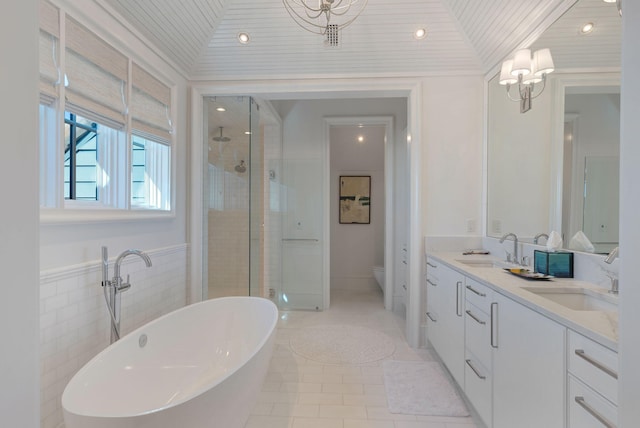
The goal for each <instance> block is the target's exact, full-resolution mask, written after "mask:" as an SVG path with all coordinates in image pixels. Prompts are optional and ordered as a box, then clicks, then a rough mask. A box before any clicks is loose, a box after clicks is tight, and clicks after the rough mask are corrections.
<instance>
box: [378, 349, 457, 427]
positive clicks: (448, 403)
mask: <svg viewBox="0 0 640 428" xmlns="http://www.w3.org/2000/svg"><path fill="white" fill-rule="evenodd" d="M382 368H383V371H384V386H385V389H386V392H387V401H388V404H389V411H390V412H391V413H401V414H407V415H427V416H460V417H462V416H469V412H468V411H467V408H466V406H465V405H464V402H463V401H462V399H461V398H460V396H459V395H458V393H457V391H456V390H455V388H454V387H453V385H451V383H450V381H449V379H447V376H446V374H445V372H444V369H443V368H442V367H441V366H440V363H438V362H437V361H385V362H384V363H383V364H382Z"/></svg>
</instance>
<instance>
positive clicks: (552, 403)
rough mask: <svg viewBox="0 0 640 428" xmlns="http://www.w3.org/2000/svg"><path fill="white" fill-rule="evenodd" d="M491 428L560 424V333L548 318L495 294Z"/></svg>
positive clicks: (562, 413)
mask: <svg viewBox="0 0 640 428" xmlns="http://www.w3.org/2000/svg"><path fill="white" fill-rule="evenodd" d="M494 302H495V305H496V306H495V307H494V311H493V314H494V316H493V320H492V321H493V324H492V327H493V328H494V341H493V346H494V353H493V428H514V427H518V428H541V427H544V428H562V427H564V421H565V411H564V409H565V398H564V397H565V385H566V383H565V334H566V333H565V332H566V329H565V328H564V327H563V326H561V325H560V324H557V323H555V322H553V321H551V320H550V319H548V318H546V317H543V316H542V315H540V314H538V313H536V312H534V311H532V310H530V309H528V308H526V307H525V306H523V305H521V304H519V303H516V302H514V301H513V300H511V299H508V298H506V297H504V296H502V295H501V294H497V293H496V294H495V296H494Z"/></svg>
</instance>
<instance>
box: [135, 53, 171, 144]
mask: <svg viewBox="0 0 640 428" xmlns="http://www.w3.org/2000/svg"><path fill="white" fill-rule="evenodd" d="M131 79H132V94H131V126H132V128H133V130H134V132H137V133H142V134H147V135H150V136H152V138H153V137H155V138H153V139H154V140H157V139H158V138H159V139H160V140H162V141H165V142H169V141H170V140H171V133H172V132H173V130H172V125H171V120H170V117H171V89H170V88H169V87H168V86H166V85H165V84H163V83H162V82H160V81H159V80H158V79H156V78H155V77H153V76H152V75H151V74H149V73H148V72H146V71H145V70H144V69H142V67H140V66H139V65H138V64H136V63H135V62H134V63H133V70H132V78H131Z"/></svg>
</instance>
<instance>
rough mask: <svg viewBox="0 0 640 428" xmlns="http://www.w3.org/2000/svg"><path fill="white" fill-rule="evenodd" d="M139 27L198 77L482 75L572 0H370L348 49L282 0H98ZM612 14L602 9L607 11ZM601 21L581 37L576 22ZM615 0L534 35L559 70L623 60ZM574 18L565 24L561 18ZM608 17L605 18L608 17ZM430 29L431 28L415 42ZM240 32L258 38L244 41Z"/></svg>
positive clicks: (346, 38)
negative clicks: (418, 34)
mask: <svg viewBox="0 0 640 428" xmlns="http://www.w3.org/2000/svg"><path fill="white" fill-rule="evenodd" d="M98 1H102V2H104V3H106V4H107V5H108V6H110V7H111V8H112V9H113V10H114V11H115V12H116V13H117V14H120V15H121V16H122V17H123V18H124V19H125V20H126V21H128V22H129V23H130V24H131V25H132V26H134V27H135V28H136V29H137V30H138V31H140V32H141V33H142V34H143V35H144V36H145V37H146V38H148V39H149V41H150V42H151V43H153V44H154V45H155V46H157V48H158V49H159V50H160V51H161V52H162V53H163V54H164V55H166V56H167V57H168V58H169V59H170V60H172V61H173V62H174V63H175V64H177V66H178V67H180V68H181V69H182V70H183V72H184V74H185V76H186V77H188V78H189V79H192V80H205V79H216V80H224V79H265V78H272V79H276V78H279V79H283V78H303V77H354V76H424V75H442V74H484V73H486V72H487V71H489V70H491V69H492V68H494V67H496V65H498V64H499V63H500V62H501V61H502V60H503V59H504V58H505V57H507V56H508V55H509V54H510V53H512V51H513V50H515V49H516V48H517V47H520V46H521V45H522V44H523V43H524V42H526V41H527V40H528V39H527V37H528V36H529V35H530V34H531V33H532V32H534V31H535V30H536V29H537V28H538V27H540V25H542V24H543V23H545V21H548V18H549V17H550V16H554V15H560V13H561V12H562V11H564V10H565V9H566V8H568V7H569V6H570V4H571V3H572V2H573V0H369V4H368V6H367V7H366V9H365V10H364V12H363V14H362V15H361V16H360V17H359V18H358V19H357V20H356V21H355V22H354V23H353V24H351V25H350V26H349V27H347V28H345V29H344V30H343V31H342V32H341V34H340V37H341V41H340V47H338V48H329V47H326V46H325V44H324V39H323V37H322V36H319V35H315V34H312V33H308V32H306V31H304V30H303V29H301V28H300V27H298V26H297V25H296V24H295V23H294V22H293V20H292V19H291V17H290V16H289V15H288V14H287V12H286V10H285V9H284V6H283V5H282V2H281V0H180V1H176V0H145V1H144V2H143V1H132V0H98ZM602 13H604V14H605V15H604V16H601V15H602ZM589 14H592V15H595V14H597V15H598V17H596V18H593V19H594V20H595V19H597V21H598V23H599V24H598V26H597V27H596V30H597V31H598V32H597V33H596V32H595V31H594V33H593V34H591V35H590V36H588V37H582V38H576V37H573V36H574V35H576V34H577V32H576V30H575V25H576V24H575V23H576V22H578V21H580V20H582V19H584V18H585V17H586V15H589ZM616 14H617V11H616V8H615V5H610V4H606V3H604V2H603V1H602V0H579V2H578V4H577V6H576V7H574V8H573V9H572V10H571V11H570V12H569V13H567V14H566V15H565V16H563V17H562V18H561V19H560V20H559V21H558V23H556V24H554V26H553V27H552V28H551V29H550V30H549V31H547V32H545V33H544V34H543V35H542V37H541V38H539V40H538V41H537V42H536V43H535V45H534V47H535V46H539V47H543V46H544V47H551V48H552V53H553V55H554V59H555V60H556V65H557V68H560V67H574V68H575V67H577V68H585V67H588V63H589V59H593V58H596V57H597V58H599V61H598V64H599V66H602V65H604V64H608V65H611V63H612V62H615V64H614V66H617V67H619V57H620V46H619V40H620V18H619V17H618V16H617V15H616ZM565 21H566V22H567V23H566V24H562V23H563V22H565ZM600 23H601V24H602V25H600ZM419 27H424V28H426V29H427V31H428V36H427V38H426V39H424V40H420V41H418V40H415V39H414V38H413V37H412V35H413V32H414V31H415V30H416V29H417V28H419ZM239 32H247V33H249V34H250V36H251V43H250V44H248V45H241V44H239V43H238V41H237V34H238V33H239Z"/></svg>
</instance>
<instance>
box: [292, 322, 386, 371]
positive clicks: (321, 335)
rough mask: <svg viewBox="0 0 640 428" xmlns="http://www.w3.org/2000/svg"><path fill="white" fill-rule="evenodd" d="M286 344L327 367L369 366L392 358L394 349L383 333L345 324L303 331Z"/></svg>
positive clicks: (299, 353) (314, 327) (310, 328)
mask: <svg viewBox="0 0 640 428" xmlns="http://www.w3.org/2000/svg"><path fill="white" fill-rule="evenodd" d="M289 344H290V345H291V349H293V351H294V352H295V353H296V354H298V355H301V356H303V357H305V358H308V359H309V360H312V361H317V362H320V363H326V364H365V363H371V362H374V361H379V360H382V359H384V358H386V357H389V356H391V355H393V353H394V352H395V349H396V347H395V344H394V342H393V339H391V337H389V336H388V335H386V334H384V333H381V332H379V331H376V330H372V329H370V328H367V327H359V326H354V325H344V324H337V325H319V326H313V327H307V328H304V329H302V330H301V331H300V332H298V333H297V334H295V335H293V336H292V337H291V339H290V340H289Z"/></svg>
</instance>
